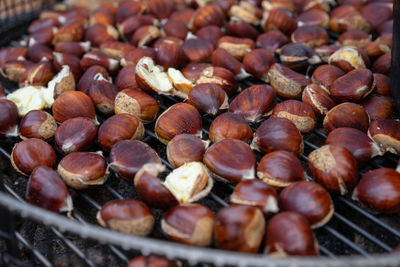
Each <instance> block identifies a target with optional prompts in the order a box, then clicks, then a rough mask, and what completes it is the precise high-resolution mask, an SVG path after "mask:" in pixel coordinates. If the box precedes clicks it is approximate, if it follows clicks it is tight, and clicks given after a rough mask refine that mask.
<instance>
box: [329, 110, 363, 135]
mask: <svg viewBox="0 0 400 267" xmlns="http://www.w3.org/2000/svg"><path fill="white" fill-rule="evenodd" d="M369 123H370V119H369V116H368V113H367V112H366V111H365V110H364V108H363V107H362V106H360V105H357V104H354V103H349V102H345V103H342V104H339V105H337V106H335V107H334V108H332V109H331V110H329V112H328V113H327V114H326V116H325V118H324V122H323V125H324V129H325V131H327V132H328V133H329V132H331V131H332V130H333V129H335V128H340V127H351V128H356V129H358V130H360V131H363V132H367V130H368V126H369Z"/></svg>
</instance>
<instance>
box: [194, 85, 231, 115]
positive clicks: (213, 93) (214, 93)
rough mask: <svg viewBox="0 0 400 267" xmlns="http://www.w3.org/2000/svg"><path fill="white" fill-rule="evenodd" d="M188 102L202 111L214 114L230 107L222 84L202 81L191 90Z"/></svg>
mask: <svg viewBox="0 0 400 267" xmlns="http://www.w3.org/2000/svg"><path fill="white" fill-rule="evenodd" d="M187 103H188V104H191V105H192V106H194V107H195V108H197V110H198V111H200V112H201V113H205V114H209V115H213V116H215V115H217V114H218V113H219V112H221V111H222V110H226V109H228V107H229V104H228V95H227V94H226V93H225V91H224V90H223V89H222V88H221V86H219V85H217V84H212V83H201V84H198V85H196V86H194V87H193V88H192V89H191V90H190V91H189V94H188V101H187Z"/></svg>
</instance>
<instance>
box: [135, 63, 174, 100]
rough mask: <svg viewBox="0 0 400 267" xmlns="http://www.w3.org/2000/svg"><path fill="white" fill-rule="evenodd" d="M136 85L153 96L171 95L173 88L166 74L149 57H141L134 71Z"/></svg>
mask: <svg viewBox="0 0 400 267" xmlns="http://www.w3.org/2000/svg"><path fill="white" fill-rule="evenodd" d="M135 77H136V83H137V85H138V86H139V87H140V89H142V90H143V91H145V92H147V93H150V94H153V93H154V92H156V93H159V94H166V95H168V94H171V92H172V90H173V86H172V83H171V81H170V80H169V79H168V75H167V73H166V72H163V71H162V68H161V67H159V66H158V65H155V64H154V61H153V59H152V58H150V57H142V58H141V59H140V60H139V61H138V63H137V65H136V70H135Z"/></svg>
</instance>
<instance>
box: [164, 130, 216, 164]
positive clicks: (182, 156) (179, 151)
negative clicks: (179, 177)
mask: <svg viewBox="0 0 400 267" xmlns="http://www.w3.org/2000/svg"><path fill="white" fill-rule="evenodd" d="M208 144H209V142H208V141H203V140H201V139H200V138H198V137H196V136H193V135H190V134H179V135H176V136H175V137H174V138H172V140H171V141H169V142H168V145H167V158H168V161H169V163H171V165H172V166H174V167H175V168H177V167H180V166H182V165H183V164H185V163H188V162H192V161H202V160H203V156H204V153H205V151H206V148H207V147H208Z"/></svg>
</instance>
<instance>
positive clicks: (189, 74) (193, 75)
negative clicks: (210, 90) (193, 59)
mask: <svg viewBox="0 0 400 267" xmlns="http://www.w3.org/2000/svg"><path fill="white" fill-rule="evenodd" d="M211 66H212V65H211V64H209V63H189V64H187V65H186V66H185V67H184V68H183V69H182V74H183V76H184V77H185V78H186V79H188V80H189V81H192V82H195V81H197V80H198V79H199V78H200V75H201V73H202V72H203V70H204V69H206V68H208V67H211Z"/></svg>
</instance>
